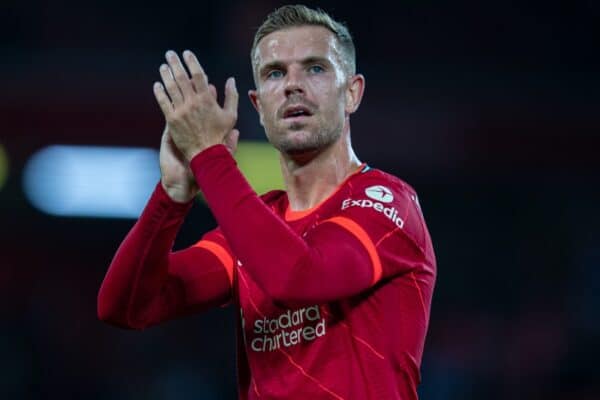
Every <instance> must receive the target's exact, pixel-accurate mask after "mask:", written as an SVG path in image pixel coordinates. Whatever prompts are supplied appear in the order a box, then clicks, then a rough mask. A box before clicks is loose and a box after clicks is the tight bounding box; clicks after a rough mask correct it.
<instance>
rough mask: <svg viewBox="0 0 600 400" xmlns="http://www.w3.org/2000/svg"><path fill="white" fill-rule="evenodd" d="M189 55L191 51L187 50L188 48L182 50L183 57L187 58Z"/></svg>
mask: <svg viewBox="0 0 600 400" xmlns="http://www.w3.org/2000/svg"><path fill="white" fill-rule="evenodd" d="M191 55H192V52H191V51H189V50H187V49H186V50H184V51H183V56H184V57H185V58H188V57H190V56H191Z"/></svg>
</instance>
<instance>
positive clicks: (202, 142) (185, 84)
mask: <svg viewBox="0 0 600 400" xmlns="http://www.w3.org/2000/svg"><path fill="white" fill-rule="evenodd" d="M183 57H184V60H185V63H186V65H187V67H188V69H189V71H190V74H191V78H190V77H189V76H188V73H187V72H186V70H185V68H184V67H183V65H182V64H181V61H180V60H179V57H178V56H177V54H176V53H175V52H173V51H168V52H167V55H166V58H167V62H168V65H167V64H163V65H161V66H160V75H161V78H162V80H163V82H164V86H163V85H162V84H161V83H160V82H156V83H155V84H154V95H155V97H156V100H157V101H158V104H159V106H160V108H161V110H162V112H163V114H164V115H165V119H166V121H167V129H168V131H169V137H170V138H171V139H172V141H173V144H174V145H175V146H176V148H177V149H178V150H179V151H180V152H181V154H182V155H183V157H184V158H185V159H186V160H187V161H190V160H191V159H192V158H194V156H195V155H196V154H198V153H200V152H201V151H202V150H204V149H206V148H208V147H210V146H213V145H215V144H220V143H223V144H227V145H228V147H229V148H230V150H233V149H234V148H235V145H236V143H237V137H238V135H239V132H238V131H237V130H235V129H233V127H234V126H235V123H236V121H237V107H238V98H239V96H238V92H237V89H236V87H235V80H234V79H233V78H229V79H227V83H226V85H225V101H224V104H223V107H221V106H220V105H219V104H218V103H217V92H216V88H215V87H214V86H213V85H210V84H208V80H207V77H206V74H205V73H204V70H203V69H202V67H201V66H200V63H199V62H198V60H197V59H196V56H194V54H193V53H192V52H191V51H185V52H184V53H183ZM165 88H166V89H165Z"/></svg>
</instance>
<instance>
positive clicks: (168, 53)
mask: <svg viewBox="0 0 600 400" xmlns="http://www.w3.org/2000/svg"><path fill="white" fill-rule="evenodd" d="M174 55H175V52H174V51H173V50H167V52H166V53H165V56H166V57H173V56H174Z"/></svg>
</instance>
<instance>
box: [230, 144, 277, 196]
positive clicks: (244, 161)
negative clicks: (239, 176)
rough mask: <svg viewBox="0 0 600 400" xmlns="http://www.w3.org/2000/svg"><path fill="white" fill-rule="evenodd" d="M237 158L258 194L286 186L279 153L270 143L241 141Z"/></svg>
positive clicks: (241, 168) (236, 154)
mask: <svg viewBox="0 0 600 400" xmlns="http://www.w3.org/2000/svg"><path fill="white" fill-rule="evenodd" d="M235 159H236V161H237V163H238V166H239V167H240V170H242V172H243V173H244V176H245V177H246V179H248V181H249V182H250V185H252V188H253V189H254V190H255V191H256V192H257V193H258V194H262V193H265V192H268V191H269V190H274V189H283V188H284V185H283V177H282V176H281V167H280V164H279V153H278V152H277V150H275V149H274V148H273V146H271V144H270V143H267V142H258V141H256V142H254V141H240V142H239V143H238V147H237V151H236V153H235Z"/></svg>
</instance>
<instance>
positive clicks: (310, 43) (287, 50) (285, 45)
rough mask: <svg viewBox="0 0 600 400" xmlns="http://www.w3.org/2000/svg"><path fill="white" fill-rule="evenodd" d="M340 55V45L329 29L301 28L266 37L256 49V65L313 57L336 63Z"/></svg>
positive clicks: (287, 29)
mask: <svg viewBox="0 0 600 400" xmlns="http://www.w3.org/2000/svg"><path fill="white" fill-rule="evenodd" d="M339 54H340V49H339V44H338V42H337V40H336V39H335V36H334V34H333V32H331V31H330V30H329V29H327V28H325V27H322V26H299V27H292V28H286V29H283V30H279V31H275V32H272V33H270V34H268V35H267V36H265V37H264V38H263V39H262V40H261V41H260V42H259V43H258V46H257V47H256V63H257V64H258V65H261V64H265V63H268V62H271V61H281V62H285V63H287V62H293V61H297V60H302V59H304V58H307V57H313V56H319V57H324V58H328V59H329V60H330V61H331V62H332V63H335V61H336V57H337V56H339Z"/></svg>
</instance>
